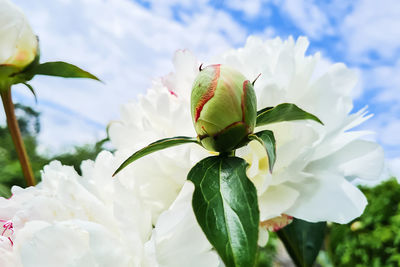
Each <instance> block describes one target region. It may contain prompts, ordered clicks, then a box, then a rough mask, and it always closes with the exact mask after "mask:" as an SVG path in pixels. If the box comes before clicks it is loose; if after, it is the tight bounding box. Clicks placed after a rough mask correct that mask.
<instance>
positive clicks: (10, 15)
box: [0, 0, 38, 68]
mask: <svg viewBox="0 0 400 267" xmlns="http://www.w3.org/2000/svg"><path fill="white" fill-rule="evenodd" d="M37 49H38V41H37V38H36V36H35V34H34V33H33V31H32V29H31V27H30V26H29V23H28V21H27V19H26V18H25V15H24V14H23V13H22V11H21V10H20V9H19V8H18V7H17V6H15V5H14V4H13V3H12V2H11V1H10V0H0V65H13V66H16V67H20V68H23V67H25V66H27V65H28V64H29V63H31V62H32V61H33V59H34V58H35V56H36V53H37Z"/></svg>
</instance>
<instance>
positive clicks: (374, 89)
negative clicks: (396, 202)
mask: <svg viewBox="0 0 400 267" xmlns="http://www.w3.org/2000/svg"><path fill="white" fill-rule="evenodd" d="M13 2H14V3H16V4H17V5H18V6H20V7H21V8H22V9H23V10H24V12H25V13H26V15H27V17H28V19H29V21H30V23H31V25H32V27H33V28H34V29H35V33H37V34H38V36H40V39H41V44H42V50H43V51H46V52H45V53H43V55H42V58H43V59H44V60H47V59H54V58H59V59H61V60H65V59H68V60H69V61H72V63H75V64H78V65H80V66H83V67H84V68H86V69H90V70H93V72H94V73H95V74H97V75H98V76H100V77H101V78H102V79H103V80H104V81H105V83H106V85H105V86H104V85H101V84H93V83H90V82H88V81H84V83H85V82H86V83H85V84H83V86H85V87H86V88H85V89H86V90H80V88H81V86H82V84H81V82H82V81H79V82H80V83H79V85H78V84H75V83H77V82H78V81H71V80H65V81H62V82H60V81H59V80H57V79H53V78H49V77H40V78H37V79H35V81H34V82H33V85H34V86H35V87H37V88H40V90H38V92H37V94H38V96H39V103H38V105H37V106H36V107H37V108H38V110H39V111H40V112H41V114H42V117H41V122H42V131H41V133H40V135H39V150H40V151H42V152H43V151H47V152H50V151H51V152H52V153H54V152H55V151H61V150H64V151H65V149H67V148H69V147H71V145H72V144H84V143H88V142H94V141H95V140H98V139H100V138H103V137H104V135H105V133H104V128H105V126H106V125H107V123H108V122H109V121H110V120H112V119H115V118H118V109H119V106H120V104H122V103H125V102H126V99H135V98H136V97H137V96H138V95H139V94H140V93H143V92H144V90H145V89H146V88H148V87H149V85H150V81H151V78H154V77H156V76H160V75H163V74H165V73H167V72H169V71H172V69H173V68H172V65H171V63H170V60H171V58H172V56H173V53H174V51H175V50H176V49H178V48H187V49H190V50H191V51H193V52H194V53H195V54H196V55H197V56H198V58H199V60H200V61H202V62H205V63H207V62H208V61H209V60H210V59H211V58H212V57H213V56H215V55H217V54H219V53H220V52H221V51H224V50H226V49H227V48H230V47H232V48H236V47H240V46H243V45H244V43H245V40H246V37H247V36H248V35H249V34H253V35H258V36H260V37H263V38H264V39H265V38H267V37H274V36H280V37H282V38H284V39H285V38H286V37H287V36H289V35H292V36H294V38H295V39H296V38H297V37H298V36H300V35H306V36H308V37H309V38H310V41H311V44H310V48H309V53H313V52H315V51H317V50H318V51H322V54H323V56H324V57H325V58H327V59H328V60H331V61H335V62H337V61H342V62H345V63H346V64H347V65H348V66H349V67H351V68H355V69H356V70H357V71H358V73H359V75H360V77H361V79H360V80H359V81H360V82H359V84H358V86H357V90H355V91H354V92H353V94H354V97H355V101H354V110H353V111H356V110H359V109H360V108H362V107H364V106H365V105H367V104H368V105H369V111H370V112H372V113H374V114H375V116H374V117H373V118H371V119H370V120H368V121H367V122H366V123H365V124H363V125H362V126H361V128H362V129H369V130H374V131H376V132H377V135H376V136H375V138H376V139H377V141H378V142H379V143H380V144H381V145H383V147H384V149H385V153H386V154H385V156H386V159H387V164H388V166H389V167H391V168H390V169H389V171H390V172H391V173H390V174H395V173H396V172H397V173H398V172H400V170H399V167H398V166H399V165H400V139H399V135H398V134H394V133H396V132H399V131H400V98H399V95H400V94H399V92H398V90H399V89H398V88H400V79H399V78H398V77H399V76H398V75H396V73H398V72H399V71H400V62H399V60H398V58H399V54H400V52H399V51H400V41H399V39H398V38H397V37H398V36H399V34H400V32H399V31H400V3H399V2H398V1H396V0H384V1H380V2H377V1H373V0H358V1H341V0H336V1H323V2H317V1H312V0H307V1H306V0H297V1H296V0H282V1H278V0H264V1H263V0H252V1H245V2H243V1H206V0H202V1H196V2H193V1H185V0H170V1H162V2H160V1H153V0H137V1H134V0H115V1H102V0H75V1H71V0H54V1H50V0H45V1H40V2H32V1H26V0H14V1H13ZM39 84H40V86H39ZM36 85H37V86H36ZM55 86H57V87H63V88H65V90H59V93H57V94H56V95H55V94H53V88H54V87H55ZM60 89H62V88H60ZM94 93H95V94H96V99H95V101H93V100H92V98H93V94H94ZM15 97H16V99H17V100H18V101H19V102H21V103H23V104H28V105H32V104H34V100H33V98H32V97H31V95H30V94H29V93H28V92H27V91H25V90H23V89H21V90H18V89H17V90H15ZM105 107H107V108H105ZM0 121H1V122H2V123H4V115H3V114H0ZM66 128H68V129H69V134H68V135H65V134H64V131H65V129H66ZM82 129H84V130H82ZM396 166H397V167H396ZM385 176H388V175H387V174H386V175H385ZM397 176H399V175H397Z"/></svg>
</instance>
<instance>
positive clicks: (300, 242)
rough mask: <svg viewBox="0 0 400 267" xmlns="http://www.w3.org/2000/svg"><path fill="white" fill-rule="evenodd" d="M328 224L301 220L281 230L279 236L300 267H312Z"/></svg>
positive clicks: (295, 220)
mask: <svg viewBox="0 0 400 267" xmlns="http://www.w3.org/2000/svg"><path fill="white" fill-rule="evenodd" d="M325 228H326V222H318V223H310V222H306V221H303V220H300V219H296V218H295V219H294V220H293V222H292V223H291V224H289V225H287V226H286V227H284V228H282V229H281V230H279V231H278V232H277V233H278V236H279V238H280V239H281V240H282V242H283V244H284V245H285V247H286V250H287V251H288V253H289V255H290V257H291V258H292V260H293V261H294V263H296V265H297V266H298V267H311V266H313V264H314V262H315V259H316V258H317V256H318V253H319V250H320V248H321V245H322V242H323V240H324V237H325Z"/></svg>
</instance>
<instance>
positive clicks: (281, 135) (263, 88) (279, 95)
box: [110, 37, 383, 226]
mask: <svg viewBox="0 0 400 267" xmlns="http://www.w3.org/2000/svg"><path fill="white" fill-rule="evenodd" d="M307 47H308V41H307V39H306V38H299V39H298V40H297V42H294V40H293V39H292V38H289V39H288V40H286V41H282V40H281V39H279V38H276V39H273V40H268V41H262V40H260V39H258V38H255V37H250V38H249V39H248V41H247V43H246V45H245V47H243V48H240V49H237V50H232V51H229V52H227V53H226V54H224V55H222V56H221V57H219V58H217V59H215V60H214V62H212V63H222V64H227V65H229V66H231V67H233V68H235V69H237V70H239V71H240V72H241V73H243V74H244V75H245V76H246V77H247V78H248V79H250V80H252V79H254V78H255V77H257V75H258V74H260V73H261V76H260V78H259V79H258V80H257V82H256V83H255V90H256V94H257V99H258V109H261V108H263V107H267V106H275V105H277V104H280V103H284V102H290V103H295V104H296V105H298V106H299V107H300V108H302V109H304V110H306V111H308V112H310V113H313V114H315V115H316V116H318V117H319V118H320V119H321V120H322V121H323V122H324V124H325V125H324V126H322V125H319V124H317V123H316V122H314V121H294V122H283V123H275V124H271V125H268V126H264V127H262V128H260V129H257V130H261V129H270V130H273V131H274V133H275V137H276V139H277V162H276V164H275V167H274V171H273V173H272V175H271V174H270V173H269V172H268V161H267V155H266V153H265V151H264V149H263V148H262V147H261V145H260V144H258V143H256V142H252V143H250V144H249V145H248V146H247V147H246V148H243V149H240V150H239V151H238V153H237V155H239V156H241V157H243V158H244V159H246V160H247V161H248V162H249V163H250V168H249V170H248V175H249V177H250V179H251V180H252V181H253V182H254V184H255V185H256V188H257V192H258V196H259V207H260V212H261V221H269V223H271V221H270V219H273V218H275V217H278V223H277V226H279V225H281V224H280V222H279V216H281V215H283V214H287V215H290V216H294V217H296V218H300V219H304V220H307V221H311V222H317V221H333V222H338V223H347V222H349V221H350V220H352V219H354V218H356V217H358V216H360V215H361V213H362V212H363V210H364V208H365V206H366V204H367V200H366V198H365V196H364V195H363V194H362V193H361V191H359V190H358V189H357V188H356V187H355V186H354V185H353V184H352V183H351V181H352V180H353V179H354V178H360V179H375V178H378V176H379V174H380V172H381V169H382V164H383V150H382V148H381V147H380V146H378V145H377V144H376V143H373V142H369V141H364V140H361V139H360V138H361V137H362V136H364V135H366V134H367V133H366V132H360V131H349V130H350V129H351V128H353V127H355V126H357V125H359V124H360V123H362V122H363V121H365V120H366V119H368V118H369V116H366V112H365V109H363V110H360V111H358V112H356V113H353V114H350V112H351V111H352V98H351V90H352V89H353V88H354V87H355V85H356V82H357V77H356V75H355V72H354V71H351V70H349V69H347V68H346V67H345V65H343V64H340V63H339V64H333V65H330V64H329V63H327V62H326V61H324V60H323V59H321V58H320V55H319V54H318V53H317V54H315V55H312V56H306V55H305V52H306V49H307ZM174 66H175V73H171V74H169V75H168V76H166V77H164V78H162V79H160V80H157V81H155V82H154V84H153V86H152V88H151V89H150V90H149V91H148V93H147V94H146V95H144V96H141V97H140V99H139V101H137V102H133V103H130V104H127V105H125V106H123V109H122V119H121V121H120V122H119V123H114V124H113V125H112V126H111V128H110V138H111V140H112V142H113V144H114V145H115V146H116V147H117V148H118V149H119V152H120V153H123V154H124V155H125V157H127V156H128V155H129V154H131V153H132V152H134V151H136V150H137V149H139V148H141V147H143V146H145V145H147V144H149V143H150V142H152V141H154V140H157V139H161V138H165V137H172V136H177V135H188V136H195V135H196V134H195V132H194V128H193V125H192V124H191V120H190V110H189V109H190V103H189V102H190V92H191V87H192V83H193V81H194V79H195V77H196V75H197V73H198V66H199V62H198V61H197V60H196V58H195V57H194V56H193V55H192V54H191V53H190V52H188V51H178V52H177V53H176V55H175V58H174ZM207 155H209V154H208V153H205V152H204V151H202V150H201V149H200V148H199V147H198V146H195V145H192V146H191V147H188V146H182V147H177V148H170V149H168V150H166V151H161V152H157V153H155V154H154V155H153V156H147V157H145V158H143V159H140V160H139V161H137V162H135V164H132V165H131V166H130V167H128V168H129V169H132V170H133V169H135V170H136V171H135V175H134V176H135V177H133V179H134V180H135V181H137V182H138V183H139V184H141V185H140V187H143V188H145V189H146V191H145V193H141V194H142V196H143V197H144V198H145V199H146V201H148V202H149V203H153V206H154V208H153V211H152V214H153V215H152V216H153V221H154V219H156V218H157V216H158V214H159V213H160V212H162V211H163V210H165V208H167V207H168V206H169V205H170V203H171V202H172V201H173V199H174V198H175V197H174V195H177V193H178V192H179V191H180V188H181V187H182V185H183V183H184V181H185V179H186V175H187V173H188V172H189V170H190V168H191V167H192V166H193V164H194V163H195V162H196V161H197V160H198V159H200V158H203V157H205V156H207ZM171 170H173V171H171Z"/></svg>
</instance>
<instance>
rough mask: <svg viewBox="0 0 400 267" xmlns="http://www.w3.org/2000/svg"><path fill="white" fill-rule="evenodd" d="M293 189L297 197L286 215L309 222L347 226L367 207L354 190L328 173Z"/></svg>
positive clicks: (353, 187) (322, 173)
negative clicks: (296, 191) (343, 224)
mask: <svg viewBox="0 0 400 267" xmlns="http://www.w3.org/2000/svg"><path fill="white" fill-rule="evenodd" d="M295 186H296V190H298V191H299V193H300V196H299V197H298V198H297V200H296V202H295V204H294V205H293V206H292V207H291V208H289V210H287V211H286V213H287V214H289V215H291V216H293V217H295V218H299V219H303V220H306V221H309V222H319V221H331V222H337V223H348V222H350V221H351V220H353V219H354V218H357V217H358V216H360V215H361V214H362V213H363V211H364V209H365V206H366V205H367V199H366V198H365V196H364V195H363V193H362V192H361V191H360V190H359V189H358V188H357V187H355V186H354V185H352V184H351V183H350V182H348V181H347V180H346V179H345V178H343V177H342V176H340V175H335V174H333V173H330V172H321V173H318V174H316V177H315V178H310V179H309V180H308V181H306V182H303V183H299V184H296V185H295Z"/></svg>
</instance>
